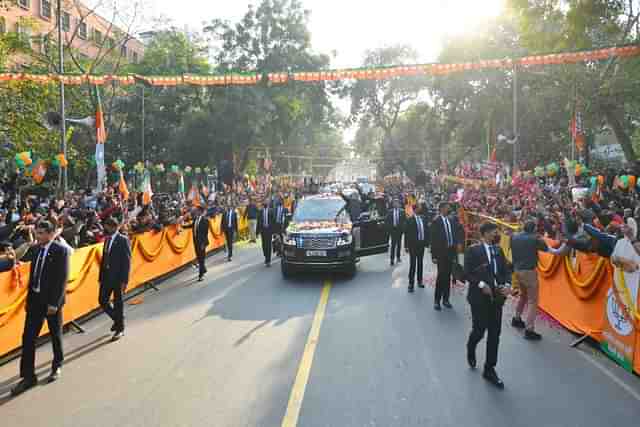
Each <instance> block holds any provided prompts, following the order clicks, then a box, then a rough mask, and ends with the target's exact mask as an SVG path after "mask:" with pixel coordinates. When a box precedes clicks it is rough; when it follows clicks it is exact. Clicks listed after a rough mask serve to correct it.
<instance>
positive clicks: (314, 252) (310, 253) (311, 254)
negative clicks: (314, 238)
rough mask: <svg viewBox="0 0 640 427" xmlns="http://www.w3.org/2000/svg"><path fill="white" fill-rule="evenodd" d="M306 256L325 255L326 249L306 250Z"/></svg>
mask: <svg viewBox="0 0 640 427" xmlns="http://www.w3.org/2000/svg"><path fill="white" fill-rule="evenodd" d="M307 256H327V251H307Z"/></svg>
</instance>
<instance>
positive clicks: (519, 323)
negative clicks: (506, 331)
mask: <svg viewBox="0 0 640 427" xmlns="http://www.w3.org/2000/svg"><path fill="white" fill-rule="evenodd" d="M511 326H513V327H514V328H518V329H524V328H526V327H527V325H525V323H524V321H523V320H522V319H521V318H519V317H514V318H513V319H511Z"/></svg>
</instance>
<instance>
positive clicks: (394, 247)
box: [391, 231, 402, 262]
mask: <svg viewBox="0 0 640 427" xmlns="http://www.w3.org/2000/svg"><path fill="white" fill-rule="evenodd" d="M401 246H402V233H400V232H398V231H392V232H391V262H393V261H394V260H395V259H400V250H401V249H402V248H401Z"/></svg>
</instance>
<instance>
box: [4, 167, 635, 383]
mask: <svg viewBox="0 0 640 427" xmlns="http://www.w3.org/2000/svg"><path fill="white" fill-rule="evenodd" d="M569 178H571V179H569ZM635 185H636V179H635V175H632V174H631V172H630V171H620V172H618V173H616V174H614V173H604V174H593V176H585V177H577V179H576V178H573V177H569V176H568V175H567V174H566V173H563V172H562V170H561V171H560V172H559V173H558V174H557V175H555V176H544V177H542V176H532V175H526V174H517V175H516V176H514V177H511V178H509V179H503V180H502V181H501V182H493V181H492V180H484V181H481V180H478V179H477V177H476V176H473V175H472V176H471V177H469V176H464V174H462V176H458V177H453V179H452V178H451V177H447V176H442V175H438V174H433V175H432V179H430V180H428V182H426V183H425V185H424V186H420V187H416V186H415V185H413V184H412V183H409V182H406V181H392V182H386V183H385V184H384V185H382V186H379V187H378V188H377V191H376V189H375V187H371V186H368V187H367V191H365V190H364V187H361V186H356V187H354V188H353V189H351V190H350V191H348V192H347V191H343V192H341V193H340V194H341V195H342V197H343V198H344V200H345V202H346V204H345V208H346V209H347V211H348V213H349V215H350V217H351V219H352V220H353V221H358V220H360V219H361V218H362V215H363V214H364V215H367V213H368V212H370V211H373V210H375V211H377V212H378V213H381V214H382V215H383V216H384V218H385V223H386V227H387V231H388V233H389V236H390V239H391V245H390V247H391V248H390V265H391V266H392V267H393V266H394V265H395V264H396V263H400V262H402V247H403V244H402V242H403V241H404V251H405V252H406V253H407V254H408V256H409V261H410V266H409V277H408V279H409V280H408V291H409V292H410V293H413V292H415V286H416V284H417V286H418V287H420V288H424V287H425V281H424V277H423V276H424V275H423V267H424V256H425V253H426V251H427V249H428V248H430V251H429V252H430V256H431V261H432V262H433V264H434V265H435V266H436V267H437V277H436V283H435V292H434V305H433V307H434V309H435V310H437V311H442V307H444V308H447V309H451V308H452V307H453V306H452V304H451V300H450V293H451V284H452V281H453V280H460V281H466V282H467V283H468V295H467V301H468V302H469V304H470V305H471V313H472V331H471V333H470V335H469V339H468V342H467V361H468V364H469V366H470V367H472V368H475V367H476V363H477V362H476V347H477V345H478V343H479V342H480V341H481V340H482V338H483V337H484V335H485V333H486V334H487V336H488V338H487V341H488V342H487V356H486V360H485V366H484V377H485V378H486V379H487V380H488V381H490V382H491V383H492V384H494V385H496V386H498V387H500V388H502V387H504V383H503V382H502V380H501V379H500V378H499V376H498V374H497V373H496V370H495V367H496V364H497V355H498V344H499V336H500V332H501V324H502V307H503V304H504V301H505V300H506V298H507V297H508V296H509V295H511V293H512V287H511V283H512V281H513V279H514V277H515V278H516V279H517V282H518V287H519V293H520V296H521V297H520V301H519V303H518V306H517V309H516V314H515V316H514V318H513V319H512V321H511V325H512V326H513V327H515V328H518V329H523V330H524V337H525V338H526V339H529V340H539V339H541V335H540V334H539V333H537V332H536V330H535V317H536V313H537V292H538V283H537V274H536V265H537V256H538V252H539V251H550V252H552V253H554V254H558V255H563V254H567V253H568V252H569V251H582V252H591V253H595V254H598V255H600V256H605V257H611V260H612V262H613V263H614V265H616V266H618V267H619V268H622V269H624V271H625V273H629V274H637V272H638V271H639V269H640V245H639V244H638V243H637V237H638V221H639V220H640V202H639V201H638V196H637V192H636V188H635ZM316 187H317V186H316ZM317 190H318V188H314V189H309V188H292V187H288V186H282V187H277V186H276V187H274V188H269V191H256V188H255V186H251V185H248V184H247V182H246V181H245V182H243V181H242V180H241V181H240V182H238V183H236V184H234V185H233V186H229V187H227V186H224V187H223V188H222V189H221V190H220V191H217V192H215V191H210V190H209V189H207V188H203V189H202V191H201V189H199V188H198V189H197V195H196V196H195V197H193V195H192V194H191V195H185V194H182V193H175V194H160V195H156V196H154V197H153V199H152V201H151V202H150V203H144V202H145V199H146V198H145V197H144V195H143V194H133V195H131V197H126V195H124V194H121V193H120V192H119V191H118V188H117V187H109V188H106V189H105V190H104V191H103V192H100V193H96V192H94V191H80V192H68V193H67V194H65V195H64V196H62V197H56V196H54V195H45V196H38V195H21V194H20V192H19V191H16V189H15V180H14V181H13V182H12V181H11V180H9V181H7V182H5V183H4V185H3V186H2V193H1V194H0V198H1V199H2V210H1V211H0V269H1V270H4V271H6V270H9V269H11V268H13V267H14V266H15V265H16V264H17V263H19V262H20V261H21V260H22V261H30V262H31V274H30V283H29V289H28V292H29V294H28V298H27V319H26V321H25V332H24V335H23V354H22V359H21V368H20V375H21V377H22V381H21V382H20V383H19V384H18V385H17V386H16V387H15V388H14V390H13V391H12V392H13V393H14V395H17V394H20V393H22V392H24V391H26V390H27V389H29V388H31V387H32V386H33V385H34V384H35V382H36V381H37V379H36V378H35V374H34V370H33V364H34V352H35V339H36V338H37V336H38V335H39V332H40V329H41V327H42V324H43V322H44V321H45V320H46V321H47V322H48V326H49V330H50V331H51V334H52V343H53V347H54V360H53V366H52V370H51V375H50V376H49V380H50V381H55V380H56V379H58V378H59V376H60V375H61V367H62V362H63V360H64V356H63V351H62V339H61V334H62V315H61V308H62V305H63V304H64V289H65V285H66V278H67V275H68V269H69V267H68V259H69V257H70V254H71V253H72V251H73V249H74V248H78V247H82V246H86V245H91V244H97V243H101V244H103V245H104V247H103V259H102V263H101V266H100V276H99V277H100V279H99V281H100V296H99V303H100V306H101V307H102V308H103V309H104V311H105V313H106V314H107V315H108V316H110V317H111V319H112V320H113V322H114V323H113V327H112V331H113V332H114V336H113V340H119V339H120V338H122V337H123V336H124V314H123V304H122V296H123V294H124V292H125V291H126V287H127V283H128V277H129V271H130V264H131V242H130V239H131V238H132V237H133V236H135V235H136V234H138V233H143V232H148V231H151V232H153V231H155V232H159V231H161V230H162V228H163V227H166V226H169V225H177V226H178V230H181V229H182V228H193V239H194V240H193V243H194V246H195V252H196V257H197V264H198V280H200V281H202V280H203V277H204V276H205V274H206V273H207V270H206V265H205V257H206V248H207V246H208V244H209V240H208V236H209V219H210V218H213V217H214V216H216V215H218V214H221V215H222V221H221V229H222V232H223V233H224V235H225V240H226V252H227V258H228V261H232V259H233V243H234V241H235V239H236V236H237V232H238V225H239V220H240V216H239V215H244V217H245V218H246V219H247V221H248V223H249V240H250V241H251V242H256V241H257V238H258V236H260V238H261V241H262V249H263V253H264V257H265V265H266V266H270V264H271V254H272V252H273V251H274V250H275V252H279V250H280V248H279V247H278V246H277V244H278V242H282V238H283V234H284V233H285V231H286V229H287V224H288V219H289V218H290V214H292V213H293V212H294V211H295V208H296V204H297V201H298V199H299V198H300V197H302V196H303V195H304V194H305V192H307V191H317ZM190 193H191V192H190ZM241 206H242V207H243V208H244V209H242V210H238V209H237V208H239V207H241ZM478 218H481V219H482V220H478ZM499 226H500V227H501V228H502V229H503V231H504V232H506V233H508V234H509V235H510V236H511V247H510V252H511V257H510V259H507V257H506V256H505V254H504V253H503V250H502V249H501V248H500V246H499V245H498V240H497V239H498V231H499ZM273 242H275V243H276V247H275V248H272V243H273ZM45 282H46V286H43V283H45ZM41 289H43V290H46V292H41ZM525 309H526V311H525ZM523 316H524V319H523Z"/></svg>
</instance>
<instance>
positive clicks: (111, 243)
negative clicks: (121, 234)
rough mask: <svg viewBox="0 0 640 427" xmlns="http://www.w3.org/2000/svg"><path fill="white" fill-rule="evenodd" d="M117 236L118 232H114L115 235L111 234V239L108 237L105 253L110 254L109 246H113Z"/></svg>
mask: <svg viewBox="0 0 640 427" xmlns="http://www.w3.org/2000/svg"><path fill="white" fill-rule="evenodd" d="M117 235H118V232H117V231H116V232H115V233H113V235H112V236H111V237H109V246H107V253H108V254H110V253H111V245H113V241H114V240H116V236H117Z"/></svg>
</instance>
